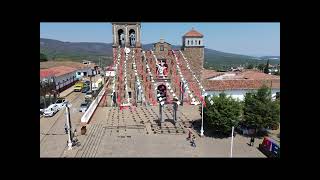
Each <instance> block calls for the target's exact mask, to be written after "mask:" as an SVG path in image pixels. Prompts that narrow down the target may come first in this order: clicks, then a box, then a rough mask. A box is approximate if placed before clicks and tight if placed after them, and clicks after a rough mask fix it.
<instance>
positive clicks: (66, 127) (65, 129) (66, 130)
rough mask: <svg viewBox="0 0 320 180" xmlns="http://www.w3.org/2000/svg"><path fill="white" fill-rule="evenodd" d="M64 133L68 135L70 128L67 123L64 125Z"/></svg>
mask: <svg viewBox="0 0 320 180" xmlns="http://www.w3.org/2000/svg"><path fill="white" fill-rule="evenodd" d="M64 132H65V133H66V134H68V126H67V124H66V123H64Z"/></svg>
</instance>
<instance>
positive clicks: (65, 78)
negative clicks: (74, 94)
mask: <svg viewBox="0 0 320 180" xmlns="http://www.w3.org/2000/svg"><path fill="white" fill-rule="evenodd" d="M41 71H43V72H41ZM76 71H77V69H76V68H72V67H67V66H58V67H52V68H48V69H42V70H40V75H41V74H44V72H46V73H47V74H50V75H53V76H54V81H55V84H56V90H58V91H59V92H61V91H63V90H65V89H67V88H69V87H71V86H72V85H73V84H74V83H75V82H76V81H77V78H76Z"/></svg>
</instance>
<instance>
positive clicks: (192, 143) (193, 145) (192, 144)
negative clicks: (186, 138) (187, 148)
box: [191, 136, 196, 147]
mask: <svg viewBox="0 0 320 180" xmlns="http://www.w3.org/2000/svg"><path fill="white" fill-rule="evenodd" d="M195 140H196V137H195V136H193V137H192V140H191V146H192V147H196V142H195Z"/></svg>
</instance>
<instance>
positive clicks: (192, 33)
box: [184, 28, 203, 37]
mask: <svg viewBox="0 0 320 180" xmlns="http://www.w3.org/2000/svg"><path fill="white" fill-rule="evenodd" d="M184 36H188V37H203V35H202V34H201V33H199V32H198V31H196V30H194V29H193V28H192V30H191V31H189V32H187V33H186V34H184Z"/></svg>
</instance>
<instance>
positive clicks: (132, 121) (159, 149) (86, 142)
mask: <svg viewBox="0 0 320 180" xmlns="http://www.w3.org/2000/svg"><path fill="white" fill-rule="evenodd" d="M179 110H180V112H179V123H178V124H177V125H176V126H175V125H174V124H173V123H172V122H171V121H170V119H171V118H172V112H171V111H170V108H165V112H164V117H165V119H166V122H165V123H163V124H162V125H159V124H157V119H158V107H139V108H135V109H129V110H122V111H120V110H119V109H118V108H112V107H98V109H97V110H96V113H95V114H94V116H93V119H92V121H91V122H90V124H89V125H88V126H87V134H86V135H81V136H78V137H77V138H78V140H79V141H80V144H81V145H80V146H79V147H74V148H73V149H72V150H70V151H68V150H66V149H65V150H64V152H63V153H62V154H61V156H62V157H229V156H230V141H231V139H230V138H223V139H219V138H212V137H203V138H200V137H199V136H196V137H197V138H196V144H197V147H195V148H194V147H192V146H191V145H190V142H189V141H187V140H186V137H187V136H188V134H187V132H188V130H187V129H188V128H189V127H190V124H191V121H193V120H197V119H199V117H200V115H199V113H197V111H198V107H196V106H184V107H180V109H179ZM193 132H194V134H195V135H196V133H195V131H193ZM58 141H60V140H58ZM261 141H262V139H256V142H255V146H254V147H251V146H249V145H248V144H247V143H249V138H247V137H242V136H241V135H237V136H236V137H235V139H234V148H233V157H265V156H264V155H263V154H262V153H261V152H260V151H259V150H258V149H257V147H258V144H259V143H260V142H261ZM64 144H65V143H64Z"/></svg>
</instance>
